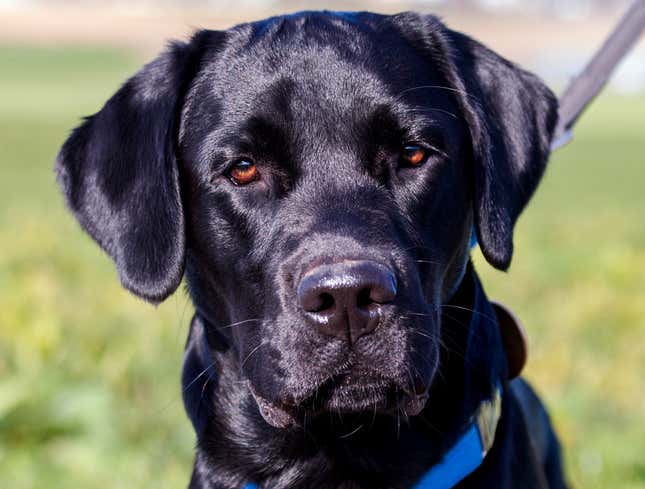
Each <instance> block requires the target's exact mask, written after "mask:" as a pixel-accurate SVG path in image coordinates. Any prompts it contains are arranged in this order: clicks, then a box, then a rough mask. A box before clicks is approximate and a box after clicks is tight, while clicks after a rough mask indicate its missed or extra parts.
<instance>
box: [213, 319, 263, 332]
mask: <svg viewBox="0 0 645 489" xmlns="http://www.w3.org/2000/svg"><path fill="white" fill-rule="evenodd" d="M254 321H262V318H251V319H244V320H243V321H237V322H235V323H231V324H227V325H226V326H216V327H215V329H217V330H222V329H228V328H233V327H235V326H239V325H241V324H245V323H250V322H254Z"/></svg>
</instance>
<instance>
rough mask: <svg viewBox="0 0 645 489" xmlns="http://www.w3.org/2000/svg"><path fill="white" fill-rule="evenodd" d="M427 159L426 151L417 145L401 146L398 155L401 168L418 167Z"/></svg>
mask: <svg viewBox="0 0 645 489" xmlns="http://www.w3.org/2000/svg"><path fill="white" fill-rule="evenodd" d="M427 158H428V151H427V150H426V149H425V148H424V147H422V146H419V145H418V144H413V143H408V144H405V145H403V147H402V148H401V152H400V153H399V161H400V164H401V166H420V165H422V164H423V163H424V162H425V161H426V159H427Z"/></svg>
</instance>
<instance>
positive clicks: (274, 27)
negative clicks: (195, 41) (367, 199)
mask: <svg viewBox="0 0 645 489" xmlns="http://www.w3.org/2000/svg"><path fill="white" fill-rule="evenodd" d="M376 18H377V19H378V22H376V21H375V20H374V18H372V17H369V18H368V20H369V22H363V21H359V20H357V18H356V17H352V16H349V17H347V16H345V15H336V14H329V13H305V14H298V15H293V16H285V17H279V18H274V19H268V20H266V21H263V22H258V23H254V24H246V25H243V26H238V27H236V28H234V29H232V30H231V31H229V32H228V36H229V37H228V41H227V42H226V45H225V46H224V48H223V49H220V50H219V51H217V52H215V51H214V52H213V55H211V56H209V55H208V53H206V54H207V55H206V57H205V59H206V60H207V61H206V63H204V64H203V65H202V68H201V70H200V71H199V73H198V74H197V77H196V79H195V81H194V83H193V84H192V87H191V90H190V92H189V95H188V96H187V99H186V102H185V105H184V110H183V114H182V128H181V131H180V141H181V142H182V144H183V143H188V144H183V145H184V146H192V150H187V153H189V152H190V153H193V154H195V155H198V156H197V157H196V158H195V160H196V161H203V160H207V159H208V157H209V156H208V155H210V154H212V153H213V151H219V150H221V149H222V148H225V147H226V146H227V143H230V144H229V147H231V148H233V147H235V146H236V145H237V144H238V143H239V141H240V138H244V137H245V136H248V138H250V139H253V138H256V139H257V137H256V136H253V134H252V132H253V131H249V128H252V127H257V125H258V123H260V125H264V124H266V123H268V125H269V126H271V127H272V128H279V129H278V133H282V134H284V133H288V134H290V136H289V137H287V138H286V139H285V142H286V141H287V140H288V142H287V144H289V145H296V146H302V145H300V144H297V141H300V142H302V141H309V142H312V141H315V142H316V145H317V146H319V147H320V148H323V147H324V146H326V145H332V146H334V147H339V146H346V147H352V146H355V145H356V143H358V144H362V143H360V141H362V140H363V139H361V138H362V135H364V134H365V132H366V130H368V129H367V128H368V127H369V126H370V124H373V121H374V120H375V119H377V118H380V117H381V116H382V115H383V114H384V113H386V114H394V117H393V118H391V119H390V120H392V121H396V120H397V117H399V116H400V117H401V118H406V117H410V116H411V115H412V116H414V117H416V118H417V119H419V120H420V119H422V118H424V117H425V118H426V122H430V123H431V125H434V126H446V125H451V124H453V121H450V120H448V121H445V117H444V115H445V114H453V113H454V112H455V110H456V109H455V107H454V104H453V100H452V97H451V95H450V92H449V91H446V90H428V89H427V88H428V87H435V88H437V87H440V88H441V87H443V86H444V85H445V82H444V81H443V80H442V77H440V76H439V74H438V69H436V67H435V66H434V63H433V60H432V59H431V56H430V55H428V54H427V53H425V52H423V51H422V50H421V49H420V48H419V47H417V46H414V45H413V44H411V43H410V42H409V41H408V40H407V39H406V38H405V37H404V36H403V34H402V33H401V32H400V30H399V28H398V27H396V26H395V25H394V24H392V23H391V22H389V20H388V19H390V18H389V17H387V16H376ZM384 109H385V110H384ZM394 124H395V125H396V122H394ZM272 130H273V129H272ZM266 134H267V132H266V131H263V137H266ZM274 134H277V133H275V132H274ZM186 135H189V136H188V137H185V136H186ZM270 138H273V136H271V137H270ZM273 139H275V138H273ZM327 143H328V144H327ZM339 143H340V144H339ZM309 147H311V146H310V145H309ZM231 151H233V150H231ZM321 151H322V150H321Z"/></svg>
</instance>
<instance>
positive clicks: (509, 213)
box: [404, 14, 558, 270]
mask: <svg viewBox="0 0 645 489" xmlns="http://www.w3.org/2000/svg"><path fill="white" fill-rule="evenodd" d="M404 15H405V14H404ZM407 21H408V22H410V23H412V24H416V26H415V27H416V29H414V30H415V31H416V32H421V33H422V34H421V35H420V37H419V36H418V35H417V38H416V39H415V43H419V42H420V43H422V44H423V45H424V48H425V50H426V52H428V53H429V54H430V62H431V63H434V64H435V66H437V67H438V68H439V70H440V72H441V73H442V75H443V76H444V78H446V81H447V82H448V84H449V85H451V88H452V89H453V93H454V95H455V98H456V100H457V102H458V104H459V106H460V109H461V111H462V114H463V116H464V118H465V119H466V122H467V124H468V129H469V131H470V136H471V140H472V153H473V161H474V167H473V180H474V217H475V225H476V230H477V238H478V242H479V245H480V248H481V250H482V253H483V254H484V256H485V257H486V259H487V260H488V262H489V263H491V264H492V265H493V266H495V267H496V268H499V269H502V270H505V269H507V268H508V267H509V265H510V263H511V257H512V254H513V228H514V226H515V222H516V220H517V218H518V217H519V215H520V213H521V212H522V210H523V209H524V207H525V206H526V204H527V203H528V201H529V199H530V198H531V195H532V194H533V192H534V190H535V188H536V187H537V185H538V183H539V181H540V178H541V177H542V174H543V172H544V169H545V167H546V162H547V159H548V157H549V148H550V143H551V138H552V135H553V131H554V129H555V125H556V123H557V112H558V104H557V99H556V98H555V96H554V95H553V93H552V92H551V91H550V90H549V89H548V88H547V87H546V85H545V84H544V83H543V82H542V81H541V80H540V79H539V78H537V77H536V76H535V75H533V74H531V73H528V72H527V71H524V70H522V69H521V68H519V67H518V66H516V65H514V64H513V63H511V62H509V61H507V60H506V59H504V58H502V57H501V56H499V55H498V54H496V53H494V52H493V51H491V50H490V49H488V48H486V47H485V46H483V45H481V44H480V43H478V42H477V41H474V40H473V39H471V38H469V37H468V36H466V35H464V34H461V33H458V32H455V31H452V30H450V29H448V28H446V27H445V26H444V25H443V24H442V23H441V22H440V21H439V20H438V19H437V18H436V17H433V16H410V17H408V18H407ZM408 27H409V25H408Z"/></svg>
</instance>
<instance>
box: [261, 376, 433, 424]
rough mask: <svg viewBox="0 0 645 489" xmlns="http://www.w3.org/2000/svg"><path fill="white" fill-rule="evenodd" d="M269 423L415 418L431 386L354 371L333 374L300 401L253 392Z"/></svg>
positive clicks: (424, 403)
mask: <svg viewBox="0 0 645 489" xmlns="http://www.w3.org/2000/svg"><path fill="white" fill-rule="evenodd" d="M251 392H252V393H253V396H254V398H255V400H256V402H257V404H258V407H259V408H260V413H261V414H262V417H263V418H264V419H265V421H267V423H269V424H271V425H273V426H275V427H278V428H286V427H288V426H298V425H301V424H302V421H303V419H304V418H305V417H307V418H308V419H311V418H313V417H317V416H321V415H324V414H338V415H343V414H361V413H366V414H369V415H370V416H375V415H377V414H378V415H397V416H398V415H403V416H416V415H417V414H419V413H420V412H421V411H422V410H423V408H424V407H425V405H426V402H427V400H428V386H427V385H425V384H422V383H417V384H416V386H405V387H403V386H400V385H398V383H396V382H394V381H392V380H389V379H386V378H384V377H382V376H379V375H378V374H374V373H367V374H361V375H357V374H355V373H353V372H349V373H341V374H337V375H333V376H331V377H329V378H328V379H326V380H325V381H324V382H322V383H321V384H320V385H319V386H318V387H316V388H315V390H313V392H311V393H310V394H309V395H307V396H306V397H303V398H302V399H301V400H298V401H283V402H279V403H278V402H269V401H267V400H266V399H264V398H263V397H261V396H258V395H257V394H256V393H255V392H254V390H253V389H251Z"/></svg>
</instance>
